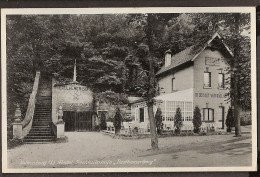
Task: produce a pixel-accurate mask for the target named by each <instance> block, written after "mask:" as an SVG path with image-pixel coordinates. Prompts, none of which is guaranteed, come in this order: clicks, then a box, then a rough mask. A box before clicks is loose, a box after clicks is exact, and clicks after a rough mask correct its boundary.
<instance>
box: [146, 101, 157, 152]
mask: <svg viewBox="0 0 260 177" xmlns="http://www.w3.org/2000/svg"><path fill="white" fill-rule="evenodd" d="M147 106H148V116H149V121H150V131H151V146H152V150H158V149H159V148H158V138H157V133H156V125H155V119H154V113H153V103H149V102H148V103H147Z"/></svg>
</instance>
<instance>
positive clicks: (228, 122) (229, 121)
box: [226, 107, 235, 132]
mask: <svg viewBox="0 0 260 177" xmlns="http://www.w3.org/2000/svg"><path fill="white" fill-rule="evenodd" d="M226 126H227V132H231V128H232V127H234V126H235V117H234V115H233V110H232V109H231V107H229V109H228V113H227V119H226Z"/></svg>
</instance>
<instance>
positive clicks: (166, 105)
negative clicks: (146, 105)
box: [161, 101, 193, 121]
mask: <svg viewBox="0 0 260 177" xmlns="http://www.w3.org/2000/svg"><path fill="white" fill-rule="evenodd" d="M178 107H179V108H180V109H181V114H182V120H183V121H192V117H193V104H192V102H185V101H164V102H163V103H162V104H161V110H162V115H163V121H174V116H175V114H176V109H177V108H178Z"/></svg>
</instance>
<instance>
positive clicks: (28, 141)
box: [24, 138, 55, 143]
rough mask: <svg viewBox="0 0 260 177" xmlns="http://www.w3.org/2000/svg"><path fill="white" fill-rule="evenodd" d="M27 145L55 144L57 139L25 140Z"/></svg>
mask: <svg viewBox="0 0 260 177" xmlns="http://www.w3.org/2000/svg"><path fill="white" fill-rule="evenodd" d="M24 142H25V143H44V142H55V138H52V139H25V140H24Z"/></svg>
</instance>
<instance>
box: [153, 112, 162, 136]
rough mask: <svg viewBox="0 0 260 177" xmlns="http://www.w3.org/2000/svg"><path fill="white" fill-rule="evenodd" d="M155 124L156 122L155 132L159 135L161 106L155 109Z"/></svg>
mask: <svg viewBox="0 0 260 177" xmlns="http://www.w3.org/2000/svg"><path fill="white" fill-rule="evenodd" d="M155 124H156V128H157V134H158V135H161V134H162V128H163V123H162V111H161V108H158V109H157V111H156V114H155Z"/></svg>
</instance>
